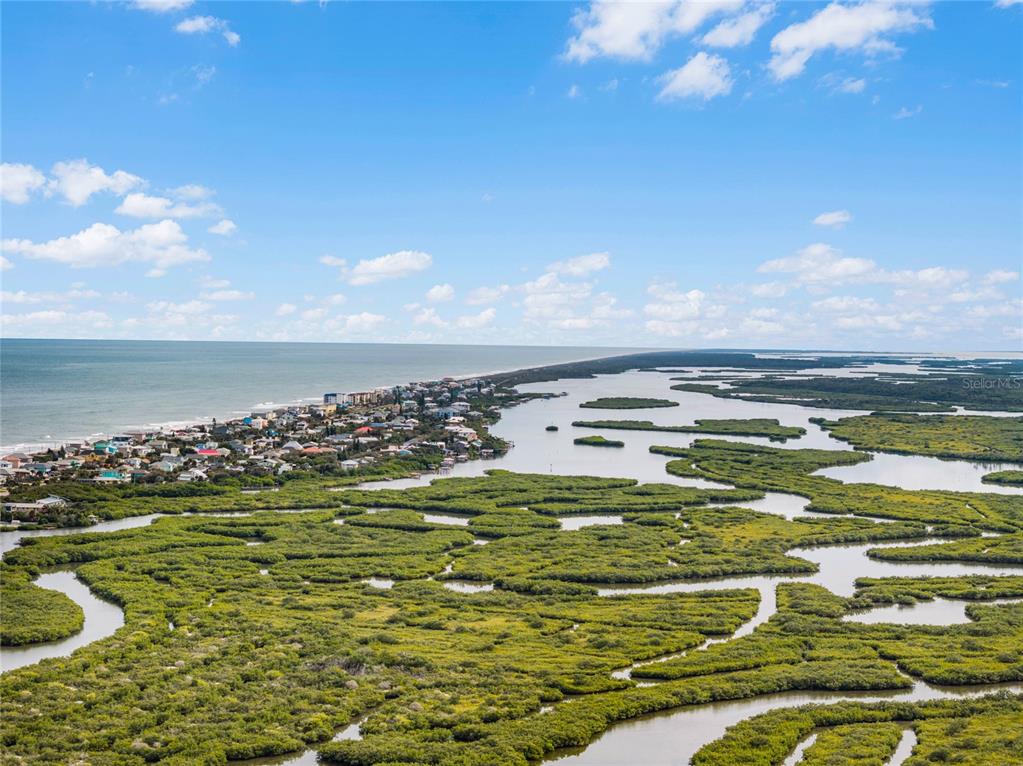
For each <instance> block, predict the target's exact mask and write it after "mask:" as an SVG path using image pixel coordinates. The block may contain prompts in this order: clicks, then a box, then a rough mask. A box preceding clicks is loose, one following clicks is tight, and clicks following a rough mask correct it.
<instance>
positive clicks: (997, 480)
mask: <svg viewBox="0 0 1023 766" xmlns="http://www.w3.org/2000/svg"><path fill="white" fill-rule="evenodd" d="M980 480H981V481H985V482H987V483H988V484H1007V485H1009V486H1010V487H1023V471H992V472H991V473H986V474H984V475H983V476H982V477H981V479H980Z"/></svg>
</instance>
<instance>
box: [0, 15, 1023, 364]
mask: <svg viewBox="0 0 1023 766" xmlns="http://www.w3.org/2000/svg"><path fill="white" fill-rule="evenodd" d="M0 14H2V36H3V37H2V44H3V45H2V62H0V63H2V92H3V96H2V98H3V103H2V107H3V108H2V116H0V121H2V125H0V127H2V146H0V149H2V159H3V162H4V172H3V200H4V201H3V207H2V214H3V218H2V223H3V257H4V261H3V267H4V268H3V271H2V272H0V279H2V282H3V296H2V298H3V309H2V311H3V323H2V330H3V334H4V335H5V336H8V337H103V338H171V339H225V340H307V341H317V340H320V341H344V340H352V341H372V340H379V341H413V342H456V343H529V344H566V345H569V344H570V345H588V344H592V345H641V346H679V347H693V346H695V347H708V346H714V347H727V346H732V347H788V348H836V349H871V350H903V349H907V350H908V349H935V350H1019V349H1020V348H1021V344H1023V301H1021V286H1020V277H1019V271H1020V266H1021V254H1023V224H1021V207H1023V149H1021V146H1023V143H1021V138H1023V110H1021V94H1020V79H1021V76H1023V47H1021V44H1020V40H1023V5H1021V4H1019V3H1015V2H1004V1H1003V2H956V3H934V4H926V3H914V4H906V3H897V2H867V3H830V4H828V3H807V2H798V3H797V2H792V3H775V4H764V3H751V2H741V1H740V0H717V1H715V2H702V3H693V2H688V1H683V2H669V3H663V4H636V3H631V4H608V3H594V4H588V3H539V2H534V3H480V4H476V3H418V4H405V3H375V4H369V3H341V2H330V3H326V4H317V3H315V2H308V3H204V2H188V1H187V0H147V1H145V2H136V3H131V2H128V3H102V2H100V3H42V2H40V3H3V4H2V5H0Z"/></svg>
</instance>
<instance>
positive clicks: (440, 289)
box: [426, 283, 455, 303]
mask: <svg viewBox="0 0 1023 766" xmlns="http://www.w3.org/2000/svg"><path fill="white" fill-rule="evenodd" d="M454 297H455V288H454V287H452V286H451V285H449V284H447V283H445V284H442V285H434V286H433V287H431V288H430V289H429V290H427V291H426V300H428V301H430V303H444V302H446V301H450V300H451V299H453V298H454Z"/></svg>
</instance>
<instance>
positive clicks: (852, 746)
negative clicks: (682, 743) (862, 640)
mask: <svg viewBox="0 0 1023 766" xmlns="http://www.w3.org/2000/svg"><path fill="white" fill-rule="evenodd" d="M1020 716H1023V697H1021V696H1019V695H1015V696H1013V695H1007V694H999V695H994V696H991V697H987V698H983V699H976V700H970V699H966V700H941V701H930V702H875V703H871V704H863V703H857V702H842V703H839V704H835V705H807V706H804V707H798V708H784V709H780V710H772V711H770V712H767V713H764V714H762V715H759V716H756V717H754V718H750V719H748V720H745V721H742V722H740V723H739V724H737V725H736V726H734V727H732V728H731V729H729V731H728V733H727V734H726V735H725V736H724V737H722V738H721V739H719V740H718V741H716V742H713V743H711V744H709V745H707V746H705V747H704V748H702V749H701V750H700V751H699V752H698V753H697V754H696V756H695V757H694V758H693V766H774V765H775V764H778V763H780V762H781V761H782V759H784V758H785V756H786V755H788V754H789V753H790V752H792V750H793V749H794V748H795V747H796V745H797V744H798V743H799V742H800V741H801V740H803V739H805V738H806V737H807V736H808V735H809V734H810V733H811V732H813V731H817V732H818V736H817V741H816V742H815V743H814V744H813V745H812V746H811V747H810V748H808V749H807V750H806V752H805V753H804V756H803V760H802V761H801V762H800V763H802V764H806V765H807V766H824V765H825V764H826V765H827V766H883V764H887V763H888V761H889V759H890V758H891V756H892V754H893V753H894V751H895V747H896V745H897V744H898V742H899V739H901V734H902V730H903V728H904V727H906V726H907V725H908V726H909V727H911V728H912V729H913V730H914V732H915V734H916V736H917V740H918V743H917V745H916V747H915V748H914V755H913V757H912V758H910V759H909V760H908V761H905V763H906V764H907V766H911V765H914V766H915V765H919V766H923V765H924V764H929V763H946V762H947V763H962V764H968V765H969V766H986V765H987V764H995V763H997V764H999V766H1019V764H1023V732H1021V730H1020V727H1019V720H1020Z"/></svg>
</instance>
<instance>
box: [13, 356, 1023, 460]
mask: <svg viewBox="0 0 1023 766" xmlns="http://www.w3.org/2000/svg"><path fill="white" fill-rule="evenodd" d="M687 354H688V355H695V354H699V355H713V356H721V355H735V356H741V355H749V356H752V357H756V358H759V359H762V360H769V359H774V360H777V361H779V362H784V361H789V362H791V361H797V360H803V361H807V362H813V361H817V360H823V359H849V358H854V357H864V358H865V359H875V358H887V359H890V360H893V361H894V360H899V361H904V362H907V363H909V361H910V360H914V359H921V358H924V359H955V360H957V361H968V360H972V359H1004V360H1006V361H1014V360H1018V359H1021V358H1023V353H1021V352H1013V351H1004V352H984V351H978V352H944V353H940V354H939V353H934V354H923V353H920V352H889V351H880V352H867V351H815V350H810V351H805V350H804V351H796V350H782V351H773V350H753V349H699V348H680V349H663V348H653V349H651V348H646V349H636V350H634V351H631V352H630V353H626V354H610V355H606V356H604V355H600V356H585V357H579V358H574V359H569V360H566V361H561V362H554V363H551V364H544V365H538V366H534V367H518V368H513V369H499V370H491V371H488V372H472V373H468V374H461V375H457V376H446V375H445V376H441V378H438V379H443V378H446V377H451V379H452V380H455V381H464V380H470V379H474V378H482V379H486V380H491V381H492V382H496V383H499V384H503V385H508V386H510V387H513V388H514V387H515V386H517V385H519V384H522V383H532V382H551V381H556V380H559V379H566V378H577V377H592V376H594V375H597V374H617V373H620V372H623V371H625V370H626V369H635V368H645V367H654V366H671V365H672V364H689V365H690V366H693V367H697V368H699V367H704V366H708V365H706V364H701V363H699V362H693V363H688V362H685V361H679V360H675V361H671V360H668V359H665V360H662V362H663V363H662V364H660V365H658V364H653V363H652V362H654V361H655V359H654V358H656V357H660V356H667V357H670V356H671V355H687ZM633 359H634V360H636V362H637V363H636V364H633V365H627V366H621V365H618V366H615V365H613V364H611V365H608V369H606V370H587V371H582V375H580V374H579V373H580V371H579V370H573V369H572V368H573V367H574V366H577V365H582V364H586V363H598V362H602V363H606V364H607V363H612V362H613V360H633ZM644 359H645V360H646V362H647V364H642V363H641V362H642V361H643V360H644ZM711 366H713V365H711ZM842 366H844V365H842ZM801 369H807V370H810V371H811V372H812V370H813V369H814V365H813V364H812V363H811V364H808V365H807V366H806V367H805V368H801ZM550 371H561V372H564V373H568V374H562V375H558V374H554V375H549V374H548V373H549V372H550ZM766 371H767V370H765V372H766ZM495 379H497V380H495ZM409 382H424V381H398V382H394V381H392V382H389V383H384V384H381V385H379V386H373V387H372V388H373V389H384V388H393V387H395V386H400V385H404V384H406V383H409ZM321 396H322V395H321ZM321 396H298V397H295V398H292V399H289V400H287V401H281V402H273V401H261V402H258V403H257V404H255V405H252V406H251V407H249V408H247V409H240V408H239V409H233V410H231V411H229V412H226V413H219V414H212V415H205V416H201V417H193V418H182V419H173V420H165V421H162V422H155V423H147V424H138V425H129V426H125V427H123V428H122V429H119V430H114V431H97V432H95V433H92V434H89V435H88V436H66V437H59V438H54V439H44V440H39V441H32V442H15V443H13V444H0V454H10V453H12V452H24V453H29V454H31V453H33V452H41V451H45V450H48V449H60V448H61V447H63V446H66V445H68V444H72V443H78V442H82V443H92V442H96V441H102V440H103V439H108V438H110V437H112V436H115V435H117V434H121V433H159V432H163V431H166V430H171V429H174V428H189V427H191V426H197V425H208V424H210V423H212V422H213V421H214V420H217V421H224V422H227V421H229V420H233V419H236V418H239V417H243V416H244V415H246V414H252V413H257V412H264V413H265V412H269V411H272V410H274V409H279V408H282V407H294V406H308V405H309V404H312V403H315V402H319V401H320V399H321ZM978 414H983V412H982V411H978ZM0 438H2V437H0Z"/></svg>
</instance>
